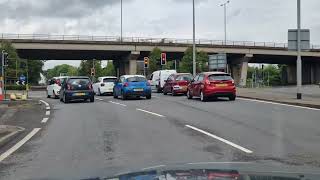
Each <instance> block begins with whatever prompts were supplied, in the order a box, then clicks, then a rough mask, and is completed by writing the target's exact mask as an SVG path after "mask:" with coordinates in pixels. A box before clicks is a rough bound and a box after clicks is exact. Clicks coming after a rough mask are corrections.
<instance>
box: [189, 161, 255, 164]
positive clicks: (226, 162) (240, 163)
mask: <svg viewBox="0 0 320 180" xmlns="http://www.w3.org/2000/svg"><path fill="white" fill-rule="evenodd" d="M187 164H190V165H196V164H251V162H237V161H235V162H194V163H187Z"/></svg>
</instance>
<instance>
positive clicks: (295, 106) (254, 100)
mask: <svg viewBox="0 0 320 180" xmlns="http://www.w3.org/2000/svg"><path fill="white" fill-rule="evenodd" d="M238 99H240V100H245V101H252V102H260V103H266V104H274V105H280V106H288V107H294V108H302V109H309V110H314V111H320V109H317V108H311V107H305V106H297V105H290V104H283V103H277V102H271V101H263V100H256V99H247V98H238Z"/></svg>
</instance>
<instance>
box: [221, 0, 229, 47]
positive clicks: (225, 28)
mask: <svg viewBox="0 0 320 180" xmlns="http://www.w3.org/2000/svg"><path fill="white" fill-rule="evenodd" d="M229 3H230V1H227V2H225V3H223V4H220V6H221V7H223V8H224V44H227V4H229Z"/></svg>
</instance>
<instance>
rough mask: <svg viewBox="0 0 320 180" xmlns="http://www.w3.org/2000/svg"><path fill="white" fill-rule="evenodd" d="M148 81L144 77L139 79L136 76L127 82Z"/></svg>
mask: <svg viewBox="0 0 320 180" xmlns="http://www.w3.org/2000/svg"><path fill="white" fill-rule="evenodd" d="M146 81H147V79H146V78H144V77H138V76H136V77H129V78H128V79H127V82H146Z"/></svg>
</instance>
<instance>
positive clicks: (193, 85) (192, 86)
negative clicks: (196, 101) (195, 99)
mask: <svg viewBox="0 0 320 180" xmlns="http://www.w3.org/2000/svg"><path fill="white" fill-rule="evenodd" d="M198 78H199V75H196V77H194V78H193V80H192V81H191V82H190V85H189V90H190V92H191V94H192V95H193V96H196V94H195V85H196V83H197V80H198Z"/></svg>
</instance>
